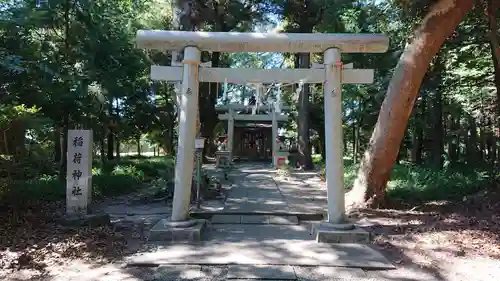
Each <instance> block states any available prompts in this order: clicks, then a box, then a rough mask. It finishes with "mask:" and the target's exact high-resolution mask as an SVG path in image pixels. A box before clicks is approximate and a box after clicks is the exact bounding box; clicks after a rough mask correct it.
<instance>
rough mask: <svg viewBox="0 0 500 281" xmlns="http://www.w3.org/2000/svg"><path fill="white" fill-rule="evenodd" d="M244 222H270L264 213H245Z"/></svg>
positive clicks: (242, 218) (242, 219)
mask: <svg viewBox="0 0 500 281" xmlns="http://www.w3.org/2000/svg"><path fill="white" fill-rule="evenodd" d="M241 223H242V224H268V223H269V218H268V216H264V215H251V216H250V215H245V216H241Z"/></svg>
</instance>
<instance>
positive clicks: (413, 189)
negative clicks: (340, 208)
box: [320, 157, 492, 205]
mask: <svg viewBox="0 0 500 281" xmlns="http://www.w3.org/2000/svg"><path fill="white" fill-rule="evenodd" d="M321 165H323V167H322V168H321V170H320V176H321V177H322V178H324V177H325V169H324V164H321ZM358 168H359V164H354V163H353V161H352V159H351V158H347V157H346V158H344V186H345V188H346V190H350V189H351V188H352V187H353V185H354V181H355V179H356V176H357V171H358ZM491 186H492V178H491V176H490V174H489V173H488V171H487V170H486V169H481V168H477V169H470V168H468V167H457V168H451V167H449V168H446V169H442V170H438V169H436V168H431V167H422V166H416V165H414V164H411V163H408V162H405V163H401V164H396V165H394V169H393V171H392V175H391V178H390V180H389V182H388V187H387V197H388V199H389V200H391V201H393V202H398V203H401V204H409V205H412V204H420V203H425V202H429V201H441V200H460V199H462V197H463V196H467V195H470V194H474V193H476V192H478V191H480V190H482V189H485V188H489V187H491Z"/></svg>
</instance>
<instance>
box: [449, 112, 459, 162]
mask: <svg viewBox="0 0 500 281" xmlns="http://www.w3.org/2000/svg"><path fill="white" fill-rule="evenodd" d="M448 127H449V128H450V131H451V132H450V138H449V143H448V155H449V157H450V164H451V165H452V166H454V165H455V164H456V163H457V161H458V153H457V149H458V143H457V142H458V141H459V139H458V137H457V130H458V126H457V122H456V121H455V117H454V116H453V115H450V125H449V126H448Z"/></svg>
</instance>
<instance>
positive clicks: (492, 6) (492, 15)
mask: <svg viewBox="0 0 500 281" xmlns="http://www.w3.org/2000/svg"><path fill="white" fill-rule="evenodd" d="M487 4H488V24H489V27H490V36H489V37H490V48H491V56H492V59H493V67H494V69H495V85H496V89H497V102H496V122H494V125H493V130H494V133H493V134H494V139H493V142H494V147H495V149H496V142H497V141H498V140H499V139H500V39H499V35H498V22H497V15H498V10H499V9H500V3H499V2H498V0H488V1H487ZM493 159H498V157H496V154H495V156H494V157H493ZM494 163H495V160H493V164H494ZM496 168H497V169H499V170H500V161H498V162H497V166H496Z"/></svg>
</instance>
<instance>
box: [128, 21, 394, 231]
mask: <svg viewBox="0 0 500 281" xmlns="http://www.w3.org/2000/svg"><path fill="white" fill-rule="evenodd" d="M136 41H137V46H138V47H139V48H143V49H157V50H165V51H182V50H183V51H184V60H183V61H182V66H170V67H166V66H152V67H151V78H152V79H155V80H167V81H182V90H181V93H180V100H179V102H180V119H179V123H180V124H179V126H180V128H179V138H178V150H177V161H176V166H175V175H176V176H175V190H174V201H173V209H172V216H171V218H170V221H171V222H172V225H183V226H187V225H190V223H189V221H188V215H189V201H190V193H191V180H192V172H193V156H194V143H195V134H196V132H195V127H196V124H195V122H196V121H195V116H196V114H195V112H196V110H198V91H199V82H212V83H224V82H225V81H230V83H236V84H237V83H241V84H246V83H297V82H298V81H301V80H302V81H304V83H325V84H324V103H325V143H326V153H325V155H326V159H325V160H326V184H327V200H328V218H327V223H328V224H331V225H333V226H335V225H340V227H341V228H342V227H343V226H342V224H343V223H344V222H345V206H344V205H345V202H344V201H345V199H344V193H345V189H344V166H343V143H342V142H343V136H342V99H341V89H342V84H366V83H372V82H373V76H374V71H373V70H368V69H352V68H344V67H343V66H342V62H341V53H383V52H385V51H387V48H388V46H389V38H388V37H387V36H385V35H382V34H325V33H307V34H306V33H288V34H287V33H239V32H193V31H159V30H139V31H138V32H137V37H136ZM201 51H210V52H283V53H285V52H286V53H320V52H323V53H324V66H322V67H316V68H313V69H248V68H245V69H229V68H204V67H201V68H200V67H199V66H200V63H201V62H200V52H201Z"/></svg>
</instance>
